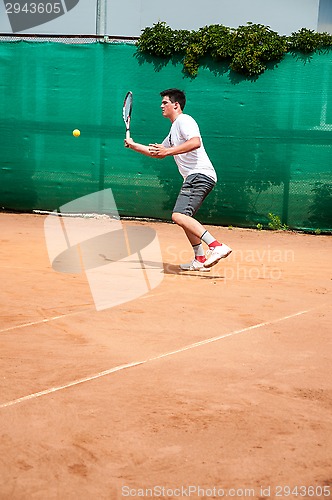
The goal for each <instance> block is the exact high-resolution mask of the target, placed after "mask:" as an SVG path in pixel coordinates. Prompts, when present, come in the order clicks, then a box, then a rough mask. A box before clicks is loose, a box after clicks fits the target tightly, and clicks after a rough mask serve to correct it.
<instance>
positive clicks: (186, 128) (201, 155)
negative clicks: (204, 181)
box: [162, 113, 217, 181]
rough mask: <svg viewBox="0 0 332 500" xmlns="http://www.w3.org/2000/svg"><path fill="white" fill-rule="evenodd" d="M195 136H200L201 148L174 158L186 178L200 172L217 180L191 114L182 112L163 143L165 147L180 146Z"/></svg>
mask: <svg viewBox="0 0 332 500" xmlns="http://www.w3.org/2000/svg"><path fill="white" fill-rule="evenodd" d="M193 137H199V138H200V140H201V147H200V148H198V149H195V150H194V151H190V152H189V153H182V154H179V155H174V160H175V161H176V164H177V166H178V169H179V172H180V174H181V175H182V177H183V178H184V179H185V178H186V177H187V176H188V175H190V174H198V173H200V174H205V175H207V176H208V177H211V179H213V180H214V181H217V174H216V171H215V169H214V167H213V165H212V163H211V161H210V158H209V157H208V155H207V153H206V151H205V149H204V146H203V141H202V137H201V133H200V131H199V127H198V125H197V123H196V121H195V120H194V119H193V118H192V117H191V116H189V115H185V114H184V113H181V114H180V115H179V116H178V117H177V118H176V120H174V122H173V123H172V126H171V130H170V133H169V134H168V136H167V137H166V138H165V139H164V140H163V142H162V144H163V146H164V147H165V148H170V147H172V146H179V145H180V144H183V143H184V142H185V141H188V140H189V139H192V138H193Z"/></svg>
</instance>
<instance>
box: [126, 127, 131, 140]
mask: <svg viewBox="0 0 332 500" xmlns="http://www.w3.org/2000/svg"><path fill="white" fill-rule="evenodd" d="M126 139H130V130H129V129H128V130H126Z"/></svg>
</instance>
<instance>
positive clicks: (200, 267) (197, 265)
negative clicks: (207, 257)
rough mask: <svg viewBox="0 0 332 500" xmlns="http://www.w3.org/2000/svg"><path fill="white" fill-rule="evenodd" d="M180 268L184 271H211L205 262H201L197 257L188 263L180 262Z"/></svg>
mask: <svg viewBox="0 0 332 500" xmlns="http://www.w3.org/2000/svg"><path fill="white" fill-rule="evenodd" d="M180 269H181V270H182V271H210V269H207V268H206V267H205V263H203V262H200V261H199V260H197V259H193V260H192V261H191V262H188V264H180Z"/></svg>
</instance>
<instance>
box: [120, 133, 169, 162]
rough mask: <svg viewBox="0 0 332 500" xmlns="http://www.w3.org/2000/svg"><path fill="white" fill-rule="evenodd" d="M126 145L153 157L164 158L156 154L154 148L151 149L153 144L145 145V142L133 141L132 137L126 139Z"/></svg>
mask: <svg viewBox="0 0 332 500" xmlns="http://www.w3.org/2000/svg"><path fill="white" fill-rule="evenodd" d="M125 146H126V147H127V148H130V149H132V150H133V151H136V152H137V153H141V154H142V155H145V156H152V157H153V158H163V157H161V156H157V155H156V154H154V150H153V149H151V144H149V145H148V146H145V145H144V144H140V143H139V142H135V141H133V139H132V138H129V139H125Z"/></svg>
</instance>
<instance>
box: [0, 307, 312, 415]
mask: <svg viewBox="0 0 332 500" xmlns="http://www.w3.org/2000/svg"><path fill="white" fill-rule="evenodd" d="M310 311H313V309H308V310H306V311H300V312H297V313H294V314H290V315H288V316H283V317H282V318H278V319H274V320H272V321H265V322H264V323H258V324H257V325H253V326H249V327H247V328H241V329H240V330H234V331H233V332H230V333H225V334H224V335H219V336H217V337H211V338H209V339H205V340H201V341H200V342H195V343H194V344H189V345H187V346H185V347H181V349H176V350H175V351H169V352H166V353H164V354H160V355H159V356H154V357H153V358H147V359H145V360H143V361H135V362H133V363H128V364H125V365H120V366H116V367H114V368H111V369H109V370H105V371H102V372H100V373H96V374H94V375H90V376H89V377H84V378H80V379H77V380H74V381H73V382H69V383H68V384H64V385H60V386H58V387H52V388H50V389H45V390H44V391H41V392H35V393H34V394H29V395H28V396H23V397H22V398H18V399H13V400H12V401H8V402H7V403H2V404H1V405H0V409H1V408H7V407H8V406H13V405H16V404H18V403H23V402H24V401H29V400H31V399H36V398H39V397H41V396H46V395H47V394H51V393H52V392H57V391H62V390H63V389H67V388H68V387H73V386H75V385H79V384H83V383H84V382H90V381H91V380H95V379H97V378H101V377H105V376H106V375H110V374H111V373H115V372H118V371H121V370H126V369H127V368H133V367H135V366H139V365H144V364H146V363H150V362H151V361H156V360H158V359H162V358H166V357H168V356H173V355H174V354H179V353H181V352H184V351H188V350H190V349H194V348H196V347H200V346H202V345H206V344H210V343H211V342H217V341H218V340H222V339H225V338H227V337H232V336H233V335H239V334H240V333H245V332H250V331H252V330H256V329H257V328H262V327H263V326H269V325H273V324H274V323H279V322H280V321H285V320H287V319H291V318H295V317H296V316H301V315H302V314H306V313H308V312H310Z"/></svg>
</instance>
